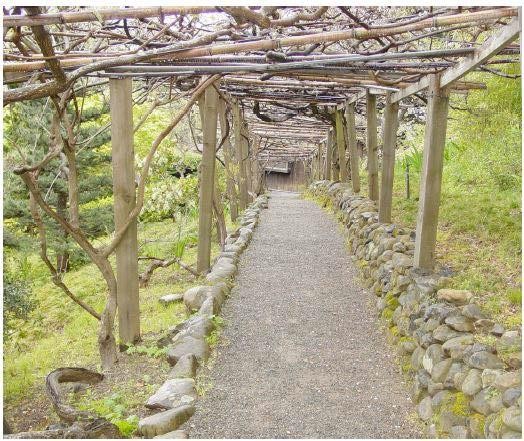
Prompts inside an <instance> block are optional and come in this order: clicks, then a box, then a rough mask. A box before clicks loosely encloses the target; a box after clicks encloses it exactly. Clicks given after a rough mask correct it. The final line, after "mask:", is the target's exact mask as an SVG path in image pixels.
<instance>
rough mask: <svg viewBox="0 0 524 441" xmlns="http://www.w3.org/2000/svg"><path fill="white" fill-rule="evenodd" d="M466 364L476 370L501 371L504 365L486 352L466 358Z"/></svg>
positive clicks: (476, 353)
mask: <svg viewBox="0 0 524 441" xmlns="http://www.w3.org/2000/svg"><path fill="white" fill-rule="evenodd" d="M468 364H469V365H470V366H471V367H474V368H477V369H503V368H504V363H503V362H502V361H501V359H500V358H498V357H497V356H496V355H494V354H492V353H491V352H487V351H479V352H475V353H473V354H472V355H471V356H470V357H469V358H468Z"/></svg>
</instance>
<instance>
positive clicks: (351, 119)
mask: <svg viewBox="0 0 524 441" xmlns="http://www.w3.org/2000/svg"><path fill="white" fill-rule="evenodd" d="M346 124H347V139H348V150H349V166H350V171H351V186H352V188H353V191H354V192H355V193H359V192H360V165H359V156H358V146H357V130H356V127H355V103H347V104H346Z"/></svg>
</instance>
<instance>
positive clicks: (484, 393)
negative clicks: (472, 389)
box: [469, 388, 491, 415]
mask: <svg viewBox="0 0 524 441" xmlns="http://www.w3.org/2000/svg"><path fill="white" fill-rule="evenodd" d="M490 398H491V391H490V389H489V388H486V389H482V390H481V391H480V392H478V393H477V394H476V395H475V396H474V397H473V399H472V400H471V401H470V402H469V405H470V407H471V408H472V409H473V410H475V411H476V412H478V413H481V414H482V415H489V414H490V413H491V408H490V406H489V403H488V400H489V399H490Z"/></svg>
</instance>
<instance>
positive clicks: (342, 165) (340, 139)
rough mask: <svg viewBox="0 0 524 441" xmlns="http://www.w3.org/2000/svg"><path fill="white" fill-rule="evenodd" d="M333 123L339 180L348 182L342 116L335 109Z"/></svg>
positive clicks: (340, 112) (339, 111)
mask: <svg viewBox="0 0 524 441" xmlns="http://www.w3.org/2000/svg"><path fill="white" fill-rule="evenodd" d="M335 121H336V130H337V147H338V158H339V161H338V162H339V169H340V180H341V181H342V182H348V180H349V179H348V166H347V163H346V140H345V139H344V122H343V116H342V110H339V109H337V110H336V111H335Z"/></svg>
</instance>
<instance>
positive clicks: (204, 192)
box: [197, 86, 218, 273]
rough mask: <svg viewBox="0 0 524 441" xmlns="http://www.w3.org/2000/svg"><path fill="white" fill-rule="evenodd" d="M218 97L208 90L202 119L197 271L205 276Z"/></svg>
mask: <svg viewBox="0 0 524 441" xmlns="http://www.w3.org/2000/svg"><path fill="white" fill-rule="evenodd" d="M217 101H218V94H217V91H216V89H215V88H214V87H213V86H210V87H208V88H207V89H206V91H205V94H204V103H203V105H201V107H200V109H204V112H203V114H201V115H200V118H201V120H202V133H203V144H204V145H203V149H202V161H201V163H200V192H199V196H200V198H199V204H198V208H199V211H198V250H197V272H198V273H205V272H206V271H207V270H209V268H210V263H211V230H212V226H213V225H212V222H213V192H214V187H215V154H216V141H217Z"/></svg>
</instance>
